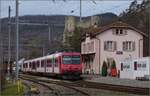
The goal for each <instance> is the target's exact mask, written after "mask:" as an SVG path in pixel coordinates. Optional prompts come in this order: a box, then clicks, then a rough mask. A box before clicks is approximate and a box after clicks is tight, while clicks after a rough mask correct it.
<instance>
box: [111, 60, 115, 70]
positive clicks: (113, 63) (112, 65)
mask: <svg viewBox="0 0 150 96" xmlns="http://www.w3.org/2000/svg"><path fill="white" fill-rule="evenodd" d="M113 68H116V62H115V60H113V62H112V64H111V69H113Z"/></svg>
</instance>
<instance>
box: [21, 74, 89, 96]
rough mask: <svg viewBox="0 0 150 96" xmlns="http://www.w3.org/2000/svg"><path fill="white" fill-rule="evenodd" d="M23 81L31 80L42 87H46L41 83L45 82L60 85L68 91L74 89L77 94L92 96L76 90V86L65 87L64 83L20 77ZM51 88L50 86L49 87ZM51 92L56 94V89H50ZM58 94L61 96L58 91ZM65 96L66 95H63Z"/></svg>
mask: <svg viewBox="0 0 150 96" xmlns="http://www.w3.org/2000/svg"><path fill="white" fill-rule="evenodd" d="M19 77H20V78H21V79H24V80H29V81H32V82H35V83H38V84H41V85H46V84H42V83H41V82H43V83H44V82H45V83H48V84H55V85H58V86H62V87H64V88H68V89H72V90H74V91H76V92H79V93H81V94H82V95H85V96H90V95H89V94H88V93H86V92H83V91H82V90H79V89H77V88H75V87H74V86H68V85H65V84H63V83H58V82H55V81H53V82H52V81H50V82H48V81H45V80H39V79H36V78H34V79H31V78H30V77H29V76H19ZM46 86H48V85H46ZM49 87H50V86H49ZM50 88H51V87H50ZM50 90H53V91H54V92H55V89H52V88H51V89H50ZM55 93H56V94H58V95H61V94H60V93H58V92H57V91H56V92H55ZM63 95H64V94H63Z"/></svg>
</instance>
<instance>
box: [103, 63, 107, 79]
mask: <svg viewBox="0 0 150 96" xmlns="http://www.w3.org/2000/svg"><path fill="white" fill-rule="evenodd" d="M102 76H107V64H106V62H105V61H104V62H103V66H102Z"/></svg>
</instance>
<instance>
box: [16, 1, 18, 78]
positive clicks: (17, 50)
mask: <svg viewBox="0 0 150 96" xmlns="http://www.w3.org/2000/svg"><path fill="white" fill-rule="evenodd" d="M18 13H19V0H16V80H18V71H19V70H18V67H19V65H18V59H19V24H18V23H19V18H18Z"/></svg>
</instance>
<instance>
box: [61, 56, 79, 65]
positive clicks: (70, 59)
mask: <svg viewBox="0 0 150 96" xmlns="http://www.w3.org/2000/svg"><path fill="white" fill-rule="evenodd" d="M80 60H81V59H80V56H79V55H77V56H74V55H73V56H63V64H80Z"/></svg>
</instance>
